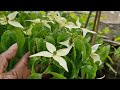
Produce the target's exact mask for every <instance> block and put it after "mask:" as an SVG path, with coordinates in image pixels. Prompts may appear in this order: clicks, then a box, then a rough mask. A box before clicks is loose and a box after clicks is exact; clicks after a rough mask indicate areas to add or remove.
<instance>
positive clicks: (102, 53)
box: [97, 45, 110, 62]
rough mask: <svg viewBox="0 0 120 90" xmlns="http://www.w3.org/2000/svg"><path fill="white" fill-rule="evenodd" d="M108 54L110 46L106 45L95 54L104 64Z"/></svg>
mask: <svg viewBox="0 0 120 90" xmlns="http://www.w3.org/2000/svg"><path fill="white" fill-rule="evenodd" d="M109 52H110V45H107V46H103V47H101V48H100V49H99V50H98V52H97V53H98V54H99V56H100V59H101V60H102V61H103V62H104V60H106V58H107V57H108V54H109Z"/></svg>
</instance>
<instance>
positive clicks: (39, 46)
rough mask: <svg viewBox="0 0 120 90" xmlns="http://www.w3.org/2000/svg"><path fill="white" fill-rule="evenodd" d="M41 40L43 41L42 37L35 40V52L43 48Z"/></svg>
mask: <svg viewBox="0 0 120 90" xmlns="http://www.w3.org/2000/svg"><path fill="white" fill-rule="evenodd" d="M43 42H44V40H43V38H40V39H38V40H36V46H37V52H40V51H42V50H43V47H44V46H45V45H44V43H43Z"/></svg>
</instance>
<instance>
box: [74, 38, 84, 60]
mask: <svg viewBox="0 0 120 90" xmlns="http://www.w3.org/2000/svg"><path fill="white" fill-rule="evenodd" d="M74 44H75V48H76V51H78V53H77V56H80V54H82V61H83V60H85V59H86V48H85V45H84V43H83V41H82V40H80V38H76V39H74Z"/></svg>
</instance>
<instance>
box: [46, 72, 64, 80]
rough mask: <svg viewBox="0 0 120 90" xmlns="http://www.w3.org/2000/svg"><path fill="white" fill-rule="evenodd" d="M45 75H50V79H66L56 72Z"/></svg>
mask: <svg viewBox="0 0 120 90" xmlns="http://www.w3.org/2000/svg"><path fill="white" fill-rule="evenodd" d="M47 74H52V75H53V77H52V78H51V79H66V77H64V76H63V75H62V74H59V73H56V72H49V73H47Z"/></svg>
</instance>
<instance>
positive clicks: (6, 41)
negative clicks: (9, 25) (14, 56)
mask: <svg viewBox="0 0 120 90" xmlns="http://www.w3.org/2000/svg"><path fill="white" fill-rule="evenodd" d="M12 33H13V32H11V31H10V30H7V31H5V32H4V33H3V35H2V37H1V47H2V49H3V51H5V50H7V49H8V48H9V47H10V46H11V45H12V44H13V43H15V41H16V40H15V41H14V40H12V37H11V35H12ZM15 39H16V38H15Z"/></svg>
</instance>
